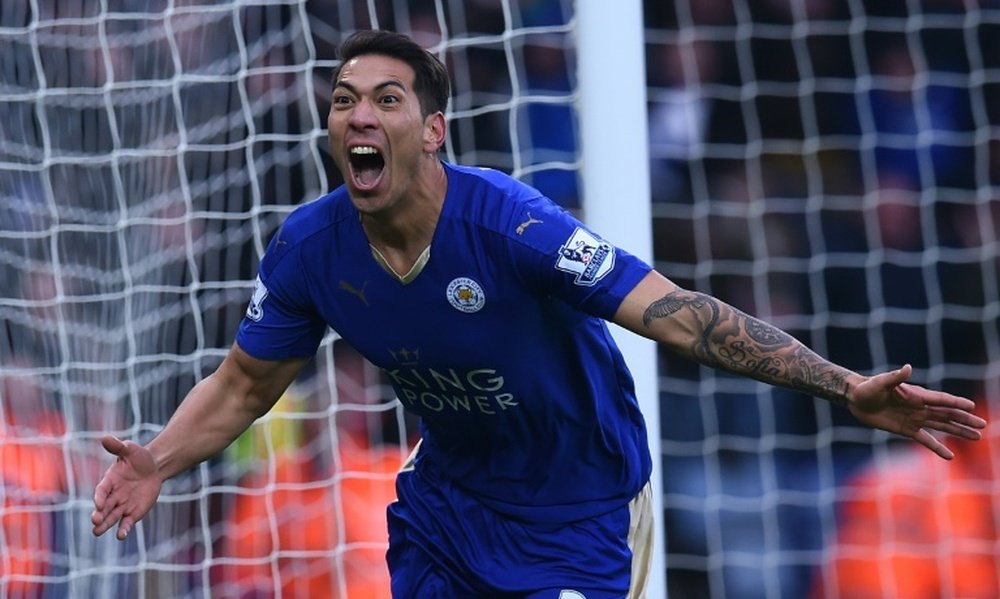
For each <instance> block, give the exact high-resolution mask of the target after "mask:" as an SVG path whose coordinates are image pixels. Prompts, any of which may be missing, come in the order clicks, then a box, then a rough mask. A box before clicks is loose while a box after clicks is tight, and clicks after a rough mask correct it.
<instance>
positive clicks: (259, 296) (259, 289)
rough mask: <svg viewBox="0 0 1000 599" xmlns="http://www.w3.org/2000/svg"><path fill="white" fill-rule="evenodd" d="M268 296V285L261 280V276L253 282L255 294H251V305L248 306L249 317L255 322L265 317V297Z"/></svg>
mask: <svg viewBox="0 0 1000 599" xmlns="http://www.w3.org/2000/svg"><path fill="white" fill-rule="evenodd" d="M266 298H267V287H264V282H263V281H261V280H260V276H258V277H257V280H255V281H254V282H253V295H252V296H250V305H249V306H247V318H249V319H250V320H252V321H254V322H259V321H260V319H261V318H264V299H266Z"/></svg>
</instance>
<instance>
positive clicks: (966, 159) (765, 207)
mask: <svg viewBox="0 0 1000 599" xmlns="http://www.w3.org/2000/svg"><path fill="white" fill-rule="evenodd" d="M645 26H646V43H647V59H648V64H647V67H648V73H649V101H650V150H651V155H652V161H653V162H652V173H653V174H652V176H653V195H654V202H655V203H654V206H653V212H654V240H655V245H656V247H655V253H656V257H657V259H658V260H659V262H658V266H659V267H660V269H661V270H662V272H664V273H665V274H667V275H668V276H669V277H671V278H673V279H674V280H676V281H677V282H679V283H680V284H682V285H685V286H688V287H691V288H695V289H698V290H701V291H705V292H709V293H712V294H715V295H717V296H718V297H720V298H723V299H725V300H728V301H730V302H731V303H733V304H735V305H736V306H738V307H740V308H743V309H744V310H746V311H748V312H751V313H755V314H758V315H760V316H761V317H763V318H765V319H767V320H770V321H772V322H774V323H776V324H777V325H779V326H781V327H782V328H785V329H786V330H788V331H790V332H792V333H794V334H795V335H796V336H798V337H799V338H801V339H803V340H804V341H805V342H807V343H808V344H810V345H811V346H812V347H814V348H815V349H817V350H818V351H819V352H820V353H822V354H824V355H826V356H829V357H831V358H832V359H834V360H835V361H837V362H839V363H841V364H844V365H846V366H848V367H851V368H854V369H857V370H859V371H861V372H864V373H869V372H873V371H880V370H883V369H887V368H893V367H896V366H899V365H901V364H903V363H906V362H910V363H912V364H913V365H914V367H915V375H914V379H915V380H916V381H917V382H920V383H923V384H925V385H928V386H931V387H934V388H943V389H945V390H950V391H952V392H956V393H960V394H963V395H968V396H970V397H973V398H974V399H977V400H978V401H979V403H980V408H981V409H982V410H984V411H985V409H986V404H987V403H988V402H987V398H990V401H992V402H994V407H995V402H996V401H997V398H998V397H1000V390H998V378H1000V377H998V375H1000V371H998V369H997V367H998V364H1000V340H998V327H997V322H998V315H1000V303H998V270H997V267H998V264H997V254H998V250H1000V245H998V236H997V228H998V225H1000V194H998V193H997V185H998V183H1000V160H998V159H997V156H998V153H997V152H998V148H1000V141H998V135H997V123H998V122H1000V111H998V110H997V107H998V106H1000V70H998V69H1000V45H998V41H1000V35H998V34H1000V10H998V7H997V5H996V3H976V2H966V3H962V2H937V1H910V2H878V1H862V0H852V1H850V2H826V1H819V2H812V1H808V2H807V1H801V2H799V1H795V2H765V1H760V2H750V1H737V2H733V3H728V2H699V1H695V0H690V1H688V0H676V1H674V2H663V3H654V2H647V3H646V23H645ZM661 373H662V374H661V390H662V391H663V402H662V411H663V414H664V418H663V422H662V425H663V430H662V439H663V452H664V469H663V472H664V481H665V487H666V488H665V499H664V504H665V529H666V538H667V548H666V563H667V568H668V587H669V590H670V591H671V592H672V594H673V596H679V597H730V598H731V597H746V598H760V597H806V596H814V597H819V596H826V597H901V596H910V597H915V596H925V597H971V596H975V597H987V596H995V595H996V594H997V593H998V592H1000V571H998V568H997V563H998V560H997V556H998V555H1000V551H998V548H1000V544H998V543H1000V532H998V531H1000V526H998V525H997V524H996V522H997V520H996V519H995V518H996V516H997V514H1000V483H998V482H996V481H997V480H998V479H997V475H998V474H1000V447H998V446H997V443H1000V439H993V440H992V441H990V442H988V443H987V442H984V443H982V444H981V445H979V446H978V447H971V446H970V444H961V443H952V445H954V446H955V447H956V448H957V449H958V450H959V456H958V458H956V460H955V461H954V462H952V463H950V464H948V465H944V463H943V462H942V463H940V464H939V463H937V462H935V461H934V460H935V459H936V458H933V457H929V456H930V455H931V454H930V453H929V452H926V450H923V449H917V448H915V447H914V446H911V445H903V444H896V443H894V442H893V440H892V439H889V438H888V437H887V436H886V435H883V434H878V433H875V432H873V431H871V430H868V429H864V428H859V427H857V426H855V423H854V422H853V420H852V419H851V418H850V417H849V416H848V415H847V413H846V412H845V411H843V410H840V409H837V408H831V407H830V406H829V405H828V404H825V403H824V402H818V401H814V400H811V399H809V398H806V397H802V396H798V395H796V394H791V393H786V392H783V391H777V390H774V389H772V388H769V387H767V386H765V385H757V384H754V383H748V382H747V381H745V380H743V379H736V378H732V377H727V376H720V375H718V374H717V373H715V372H713V371H710V370H707V369H699V368H697V367H695V366H691V365H690V364H687V363H684V362H681V361H678V360H676V359H674V358H671V357H669V356H663V359H662V360H661ZM996 412H997V411H996V410H995V409H994V414H996ZM993 435H994V436H995V435H996V433H993ZM921 452H923V453H921ZM991 456H992V457H991ZM963 502H964V503H963ZM971 513H975V514H976V515H975V516H969V515H963V514H971Z"/></svg>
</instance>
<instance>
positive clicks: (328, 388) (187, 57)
mask: <svg viewBox="0 0 1000 599" xmlns="http://www.w3.org/2000/svg"><path fill="white" fill-rule="evenodd" d="M569 4H570V3H569V2H568V0H567V1H558V0H518V1H503V2H493V1H483V0H463V1H458V0H437V1H433V0H424V1H420V2H414V1H403V0H394V1H391V2H371V1H362V0H358V1H354V2H322V1H318V0H312V1H309V2H305V1H301V2H299V1H294V2H293V1H289V2H284V3H277V2H266V3H265V2H259V3H247V2H224V3H201V2H192V1H188V2H180V1H171V0H141V1H140V0H135V1H128V0H118V1H115V0H104V1H93V2H91V1H88V0H76V1H64V2H48V1H44V0H33V1H29V0H12V1H8V0H4V2H3V3H0V287H2V288H3V292H2V293H0V382H2V385H0V400H2V403H3V406H2V407H3V411H2V414H0V416H2V418H0V468H2V478H0V510H2V511H0V524H2V526H0V595H2V596H4V597H22V596H43V597H63V596H66V595H70V596H79V597H90V596H97V597H105V596H107V597H110V596H143V597H159V596H171V597H175V596H176V597H183V596H213V597H227V596H229V597H232V596H239V595H245V594H250V593H254V592H256V593H259V595H260V596H275V595H277V594H279V593H280V594H282V595H283V596H330V595H333V596H344V595H346V594H347V593H348V591H351V593H350V596H360V597H367V596H378V594H379V593H380V592H381V591H384V588H385V586H384V585H385V573H384V565H383V560H382V552H383V551H384V548H385V544H384V538H382V537H379V536H378V534H379V530H380V529H379V527H380V526H383V524H382V520H383V514H382V511H381V509H380V508H379V509H374V510H372V509H362V510H356V508H357V507H358V506H364V507H367V505H366V504H375V505H377V504H378V503H379V502H380V501H382V500H383V499H384V497H385V494H386V493H391V472H392V470H393V469H394V467H395V466H396V465H397V464H398V462H399V460H400V459H401V457H402V455H403V454H404V452H405V445H406V443H407V441H410V440H412V439H410V437H411V435H412V433H413V427H412V422H410V421H409V420H408V419H407V418H405V417H404V416H403V415H402V414H401V412H400V410H399V406H398V404H397V403H396V402H395V401H393V400H392V399H391V391H389V390H388V389H387V388H386V386H385V385H384V381H383V380H382V378H381V376H380V375H379V373H378V372H376V371H374V370H373V369H372V368H371V366H369V365H367V364H366V363H365V362H363V361H362V360H360V359H359V358H358V357H357V355H356V354H354V353H353V351H352V350H351V349H350V348H348V347H346V346H344V345H343V344H342V343H341V342H339V341H337V340H336V338H335V337H333V336H331V337H330V338H328V339H327V340H326V341H325V342H324V344H323V347H322V349H321V351H320V353H319V356H318V359H317V361H316V364H315V366H314V367H312V368H310V372H309V373H307V375H306V376H304V377H303V378H302V380H301V381H300V382H298V383H297V384H296V385H295V387H294V389H293V391H292V392H291V393H289V394H288V395H287V396H286V397H285V398H284V399H283V400H282V403H281V404H280V405H279V406H278V408H276V410H275V411H274V412H273V413H272V414H270V415H269V416H268V417H267V418H265V419H263V420H262V422H261V423H260V424H259V425H258V426H256V427H255V432H254V433H253V434H251V435H247V436H246V437H244V438H243V439H241V440H240V442H238V443H237V444H236V445H235V446H234V447H233V448H232V449H230V450H229V451H227V452H226V454H225V455H224V456H220V458H219V459H216V460H212V461H211V462H209V463H207V464H205V465H203V466H202V467H199V468H197V469H195V470H193V471H192V472H190V473H187V474H185V475H182V476H180V477H178V478H177V479H175V480H174V481H171V482H170V483H169V484H168V486H167V487H166V488H165V492H164V496H163V499H162V500H161V502H160V504H159V505H158V506H157V508H155V509H154V511H153V513H152V514H150V516H149V518H148V519H147V520H146V521H145V522H144V523H143V525H142V526H141V527H140V528H139V529H138V530H137V532H138V534H136V535H133V536H132V538H130V540H129V541H127V542H126V543H118V542H116V541H114V540H112V539H110V538H103V539H100V540H94V539H93V538H92V536H91V534H90V530H89V524H88V515H89V512H90V510H91V494H92V489H93V486H94V485H95V484H96V481H97V480H98V478H99V476H100V474H101V471H102V470H103V468H104V467H105V466H106V459H105V457H104V456H103V455H101V452H100V451H99V448H98V445H97V439H98V438H99V437H100V436H101V435H102V434H104V433H105V432H108V431H110V432H115V433H117V434H120V435H124V436H129V437H131V438H135V439H139V440H144V439H147V438H149V436H151V435H152V434H154V433H155V432H156V430H158V428H159V427H160V426H162V424H163V423H164V422H166V419H167V418H168V417H169V415H170V414H171V413H172V411H173V410H174V408H175V407H176V405H177V403H178V402H179V400H180V398H181V397H183V394H184V393H185V392H186V390H187V389H188V388H190V386H191V385H192V384H193V383H194V382H195V381H196V380H198V379H199V378H200V377H202V376H204V375H205V374H207V373H208V372H210V371H211V370H212V369H213V368H214V367H215V366H216V365H217V364H218V362H219V360H221V358H222V356H223V355H224V353H225V351H226V349H227V348H228V345H229V344H230V343H231V341H232V337H233V334H234V331H235V327H236V324H237V323H238V321H239V318H240V316H241V314H242V312H243V310H244V307H245V305H246V300H247V297H248V293H249V290H250V287H251V283H250V282H251V281H252V279H253V273H254V269H255V267H256V264H257V261H258V259H259V256H260V253H261V251H262V248H263V247H264V245H265V244H266V242H267V240H268V238H269V236H270V235H271V233H272V232H273V231H274V229H275V227H276V226H277V225H278V223H279V222H280V221H281V220H282V218H283V217H284V216H285V215H286V214H287V213H288V212H289V211H290V210H291V209H292V207H293V206H294V205H296V204H297V203H299V202H300V201H302V200H305V199H310V198H312V197H315V196H316V195H318V194H320V193H322V192H323V191H325V190H326V189H329V188H331V187H333V186H334V185H336V184H337V183H338V182H339V178H338V175H337V173H336V172H335V170H334V169H332V168H331V164H330V160H329V156H328V154H327V151H326V149H325V146H326V141H325V131H324V119H325V114H326V110H327V102H328V100H327V96H328V91H329V76H330V71H331V69H332V68H333V67H334V66H335V62H334V61H333V53H332V50H333V48H334V47H335V45H336V44H337V43H338V42H339V41H340V39H341V37H342V36H343V35H344V33H346V32H349V31H351V30H354V29H357V28H364V27H369V26H372V25H376V26H382V27H386V28H395V29H398V30H400V31H405V32H408V33H412V34H414V35H415V36H416V37H417V39H418V40H420V41H421V42H422V43H424V44H426V45H427V46H429V47H432V48H435V49H436V50H437V51H438V52H439V53H440V54H441V56H442V57H443V58H444V59H445V60H446V62H447V64H448V65H449V67H450V69H451V71H452V75H453V80H454V82H455V90H454V91H455V93H454V99H453V102H452V105H451V107H450V112H451V116H452V117H453V119H454V120H453V122H452V125H451V137H450V139H449V141H448V144H447V153H448V156H449V158H452V159H455V160H458V161H460V162H464V163H469V164H479V165H484V166H496V167H499V168H501V169H504V170H507V171H510V172H513V173H514V174H515V175H517V176H519V177H522V178H524V179H526V180H528V181H529V182H532V183H534V184H536V185H537V186H539V187H541V188H542V189H543V190H544V191H545V192H547V193H548V194H549V195H551V196H552V197H554V198H555V199H556V200H557V201H560V202H561V203H563V204H564V205H566V206H568V207H571V208H575V207H577V206H578V201H577V196H578V191H577V181H576V173H575V172H574V171H575V170H576V169H577V168H578V166H579V160H578V157H577V152H576V148H575V144H574V139H575V135H574V134H573V130H574V128H575V125H574V117H573V112H572V108H571V107H572V104H573V102H575V101H577V99H578V98H577V97H576V95H575V92H574V88H575V81H574V75H573V69H574V68H575V67H574V60H575V59H574V52H573V46H572V43H573V35H572V33H573V31H572V29H573V14H572V10H571V7H570V6H569ZM645 5H646V6H645V12H646V47H647V63H648V64H647V68H648V73H649V77H648V79H649V87H648V98H649V104H650V139H649V141H650V146H649V147H650V151H651V155H652V160H653V162H652V177H653V179H652V183H653V185H652V188H653V196H654V197H653V199H654V202H655V204H654V222H653V226H654V241H655V253H656V257H657V260H658V262H657V266H658V267H659V268H660V269H661V270H662V271H663V272H664V273H665V274H667V275H668V276H670V277H671V278H673V279H675V280H677V281H678V282H679V283H681V284H683V285H685V286H688V287H691V288H695V289H699V290H702V291H707V292H711V293H713V294H716V295H718V296H719V297H721V298H723V299H726V300H728V301H730V302H731V303H733V304H735V305H737V306H739V307H741V308H744V309H746V310H748V311H750V312H753V313H756V314H758V315H760V316H762V317H764V318H766V319H768V320H771V321H772V322H774V323H776V324H778V325H779V326H782V327H783V328H785V329H787V330H789V331H791V332H793V333H795V334H796V335H797V336H799V337H800V338H802V339H803V340H804V341H806V342H807V343H809V344H810V345H811V346H813V347H814V348H816V349H817V350H818V351H820V352H821V353H823V354H825V355H827V356H830V357H832V358H833V359H834V360H836V361H838V362H840V363H843V364H845V365H847V366H850V367H852V368H856V369H858V370H861V371H863V372H870V371H874V370H879V369H882V368H887V367H893V366H896V365H898V364H900V363H902V362H912V363H913V364H914V366H915V367H916V370H915V373H916V374H915V378H916V380H917V381H918V382H921V383H925V384H927V385H930V386H933V387H938V388H944V389H947V390H951V391H956V392H961V393H963V394H969V395H972V396H974V397H976V398H977V399H980V400H981V401H980V403H981V404H984V405H985V403H986V400H985V399H984V398H993V401H994V402H995V400H996V398H997V397H1000V389H998V382H997V381H998V378H1000V377H998V374H1000V373H998V371H997V364H1000V339H998V337H1000V332H998V329H997V322H998V320H1000V303H998V289H997V287H998V282H997V281H998V272H997V255H998V254H1000V244H998V237H997V233H996V231H997V230H998V228H1000V200H998V197H1000V194H998V193H997V191H996V189H997V185H998V183H1000V159H998V158H997V157H998V156H1000V150H998V148H1000V142H998V135H997V123H998V121H1000V111H998V106H1000V64H998V63H1000V8H998V7H997V6H996V4H995V2H981V3H975V2H971V1H967V2H964V3H961V2H954V1H950V0H933V1H932V0H926V1H922V2H921V1H917V0H910V1H908V2H905V3H904V2H879V1H877V0H851V1H849V2H834V1H831V0H818V1H817V0H810V1H808V2H807V1H805V0H796V1H793V2H771V1H765V0H759V1H747V0H740V1H737V2H714V1H713V2H702V1H695V0H675V1H671V2H654V1H652V0H651V1H648V2H646V3H645ZM608 51H609V52H611V51H613V49H611V48H609V49H608ZM606 77H607V94H606V95H605V96H603V97H602V98H598V99H595V100H593V101H599V102H604V103H606V104H607V109H608V118H614V110H615V101H614V99H615V95H616V94H619V93H630V92H629V91H628V90H622V89H619V88H618V87H617V86H616V79H615V74H614V73H607V74H606ZM637 143H639V142H638V141H637ZM628 150H629V149H628V148H622V149H621V151H628ZM616 176H622V177H624V176H627V173H617V174H616ZM594 226H595V227H597V228H598V230H599V229H600V225H599V223H595V224H594ZM661 372H662V375H663V376H662V378H661V390H662V398H663V402H662V413H663V414H664V417H663V419H662V423H659V424H661V426H662V447H663V452H664V454H663V462H664V466H665V468H664V477H663V479H664V486H665V488H664V504H665V513H664V519H663V526H664V527H665V529H666V539H667V546H666V548H665V551H666V563H667V581H668V586H669V589H670V591H671V592H672V595H673V596H676V597H688V596H699V597H702V596H703V597H730V598H732V597H747V598H751V597H752V598H757V597H802V596H810V595H812V596H817V597H818V596H830V597H833V596H848V595H850V594H851V593H852V592H853V593H855V594H859V595H865V594H868V595H874V596H879V595H881V596H885V597H894V596H901V595H906V594H912V595H917V594H920V593H922V594H923V595H924V596H942V597H947V596H952V597H967V596H996V595H997V594H1000V581H998V574H997V572H996V569H995V568H996V564H997V563H998V560H997V559H996V556H997V555H1000V549H998V540H997V539H998V534H997V525H996V524H995V522H996V521H998V520H997V519H998V518H1000V505H998V500H997V499H996V498H997V497H1000V483H997V482H995V481H998V480H1000V477H998V475H1000V458H998V452H1000V450H997V449H994V447H995V443H998V442H1000V441H993V442H992V443H990V444H985V443H984V444H981V445H980V446H978V447H980V448H985V449H980V450H971V449H970V448H968V447H967V446H964V449H963V448H962V447H960V448H959V449H961V450H962V453H960V455H959V457H958V459H956V461H955V462H953V463H951V464H948V465H947V466H944V467H942V464H937V463H931V464H927V463H925V462H922V461H920V460H921V458H920V457H919V456H921V455H923V454H920V453H917V454H916V455H915V456H911V455H908V452H910V451H911V449H910V448H909V446H901V445H899V444H896V443H893V442H892V441H891V440H890V439H889V438H888V437H887V436H885V435H882V434H878V433H874V432H872V431H869V430H867V429H861V428H858V427H856V426H855V425H854V423H853V422H852V420H851V419H850V418H849V417H848V416H847V415H846V414H845V413H844V412H843V411H841V410H838V409H832V408H830V407H829V406H827V405H826V404H823V403H820V402H815V401H813V400H810V399H808V398H804V397H800V396H796V395H794V394H789V393H785V392H781V391H776V390H773V389H771V388H769V387H766V386H764V385H758V384H755V383H752V382H748V381H746V380H744V379H737V378H732V377H727V376H719V375H718V374H717V373H715V372H713V371H710V370H707V369H701V368H697V367H694V366H691V365H690V364H688V363H685V362H683V361H680V360H677V359H676V358H673V357H671V356H663V357H662V360H661ZM994 412H995V410H994ZM656 424H657V423H651V425H653V426H651V431H655V430H657V429H656V426H655V425H656ZM900 450H905V451H904V452H903V455H899V453H900ZM973 451H980V452H981V453H972V452H973ZM954 497H958V499H957V500H955V499H954ZM911 513H912V514H914V515H910V514H911ZM289 514H292V515H291V516H290V515H289ZM966 516H968V517H966ZM289 518H294V520H289ZM306 532H308V533H309V534H306ZM906 533H911V534H909V536H907V534H906ZM907 585H912V586H907ZM977 593H978V595H977Z"/></svg>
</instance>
